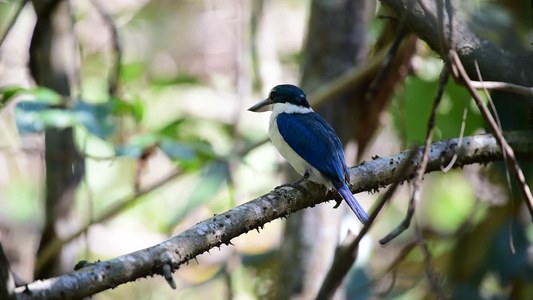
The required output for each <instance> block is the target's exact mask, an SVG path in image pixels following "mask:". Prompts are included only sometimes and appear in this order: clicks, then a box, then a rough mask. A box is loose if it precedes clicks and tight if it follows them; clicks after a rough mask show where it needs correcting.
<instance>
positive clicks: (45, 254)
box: [35, 170, 182, 273]
mask: <svg viewBox="0 0 533 300" xmlns="http://www.w3.org/2000/svg"><path fill="white" fill-rule="evenodd" d="M181 174H182V171H181V170H175V171H173V172H172V173H170V174H168V175H167V176H166V177H164V178H163V179H161V180H160V181H158V182H156V183H154V184H152V185H151V186H148V187H146V188H144V189H140V190H139V191H138V192H136V193H135V194H133V195H131V196H128V197H125V198H123V199H121V200H119V201H117V202H116V204H115V205H113V206H112V207H111V208H109V209H108V210H107V211H105V212H104V213H103V214H102V215H101V216H99V217H97V218H95V219H93V220H90V221H89V222H88V223H87V224H86V225H85V226H83V228H80V229H79V230H78V231H76V232H75V233H73V234H71V235H70V236H68V237H66V238H57V239H55V240H53V241H52V242H50V243H49V244H48V246H47V247H46V248H44V249H43V251H41V253H40V255H39V256H38V257H37V260H36V263H35V272H36V273H37V272H39V270H40V269H41V268H42V267H43V266H44V265H45V264H46V263H47V262H48V261H49V260H50V259H51V258H52V257H53V256H54V254H55V253H57V251H59V250H60V249H61V248H62V247H63V245H65V244H67V243H69V242H71V241H72V240H74V239H75V238H77V237H78V236H80V235H82V234H83V233H84V232H86V231H87V229H88V228H89V227H91V226H92V225H94V224H97V223H103V222H105V221H108V220H109V219H111V218H113V217H115V216H116V215H118V214H119V213H120V212H123V211H124V210H126V209H127V208H129V207H132V205H133V204H134V203H135V202H137V201H138V200H139V199H141V198H142V196H144V195H146V194H148V193H150V192H152V191H153V190H155V189H157V188H159V187H161V186H163V185H165V184H166V183H168V182H170V181H172V180H174V179H175V178H177V177H178V176H180V175H181Z"/></svg>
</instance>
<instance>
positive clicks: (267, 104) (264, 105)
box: [248, 99, 272, 112]
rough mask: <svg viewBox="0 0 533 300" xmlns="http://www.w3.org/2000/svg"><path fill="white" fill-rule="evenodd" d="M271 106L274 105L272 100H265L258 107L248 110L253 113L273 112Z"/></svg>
mask: <svg viewBox="0 0 533 300" xmlns="http://www.w3.org/2000/svg"><path fill="white" fill-rule="evenodd" d="M271 105H272V100H270V99H265V100H263V101H261V102H259V103H257V104H256V105H254V106H252V107H250V108H248V110H249V111H253V112H263V111H269V110H271Z"/></svg>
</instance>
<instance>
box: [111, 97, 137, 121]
mask: <svg viewBox="0 0 533 300" xmlns="http://www.w3.org/2000/svg"><path fill="white" fill-rule="evenodd" d="M111 103H112V104H113V114H115V115H131V116H133V118H134V119H135V121H136V122H140V121H142V119H143V116H144V103H143V101H142V99H141V98H139V97H135V98H134V99H133V101H132V102H131V103H130V102H127V101H124V100H120V99H113V100H111Z"/></svg>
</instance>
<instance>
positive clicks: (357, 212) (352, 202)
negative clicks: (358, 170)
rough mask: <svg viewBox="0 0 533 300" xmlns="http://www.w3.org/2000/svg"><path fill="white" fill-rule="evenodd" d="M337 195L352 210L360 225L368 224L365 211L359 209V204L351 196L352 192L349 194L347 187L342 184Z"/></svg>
mask: <svg viewBox="0 0 533 300" xmlns="http://www.w3.org/2000/svg"><path fill="white" fill-rule="evenodd" d="M337 191H338V192H339V194H340V195H341V196H342V198H344V200H346V203H348V205H349V206H350V208H351V209H352V210H353V212H354V213H355V215H356V216H357V218H358V219H359V221H361V223H363V224H366V222H368V215H367V214H366V212H365V210H364V209H363V208H362V207H361V205H360V204H359V202H357V200H355V197H354V196H353V194H352V192H350V189H349V188H348V185H346V184H344V186H342V187H341V188H339V189H338V190H337Z"/></svg>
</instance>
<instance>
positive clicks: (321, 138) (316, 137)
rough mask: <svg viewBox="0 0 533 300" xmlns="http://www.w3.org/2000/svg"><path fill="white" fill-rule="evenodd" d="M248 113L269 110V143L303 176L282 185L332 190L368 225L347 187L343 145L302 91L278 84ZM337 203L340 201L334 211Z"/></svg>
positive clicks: (365, 216) (348, 175)
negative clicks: (306, 184)
mask: <svg viewBox="0 0 533 300" xmlns="http://www.w3.org/2000/svg"><path fill="white" fill-rule="evenodd" d="M248 110H249V111H252V112H264V111H272V114H271V115H270V123H269V129H268V133H269V136H270V140H271V141H272V143H273V144H274V146H275V147H276V149H277V150H278V152H279V153H280V154H281V155H282V156H283V157H284V158H285V159H286V160H287V161H288V162H289V164H290V165H291V166H292V167H293V168H294V169H295V170H296V172H297V173H298V174H300V175H301V176H302V178H301V179H299V180H297V181H295V182H294V183H291V184H285V185H281V186H291V187H294V188H297V186H298V185H299V184H300V183H301V182H303V181H305V180H311V181H313V182H316V183H318V184H322V185H324V186H326V187H327V188H334V189H336V190H337V192H338V193H339V194H340V195H341V197H342V198H343V199H344V200H345V201H346V203H347V204H348V206H350V208H351V209H352V211H353V212H354V213H355V215H356V216H357V218H358V219H359V221H361V223H363V224H365V223H367V222H368V215H367V213H366V212H365V210H364V209H363V208H362V207H361V205H360V204H359V202H357V200H356V199H355V197H354V195H353V194H352V192H351V191H350V189H349V187H348V182H349V181H350V173H349V172H348V167H347V165H346V161H345V158H344V150H343V147H342V143H341V141H340V139H339V137H338V136H337V134H336V133H335V131H334V130H333V128H332V127H331V126H330V125H329V124H328V123H326V121H324V119H322V117H320V115H319V114H317V113H316V112H315V111H314V110H313V109H312V108H311V106H310V105H309V102H308V101H307V98H306V96H305V93H304V92H303V91H302V89H300V88H299V87H297V86H295V85H292V84H281V85H277V86H275V87H274V88H273V89H272V90H271V91H270V93H269V94H268V98H267V99H265V100H263V101H261V102H259V103H257V104H255V105H254V106H252V107H250V108H249V109H248ZM281 186H280V187H281ZM339 204H340V201H339V202H338V203H337V205H336V206H335V208H336V207H338V206H339Z"/></svg>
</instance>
